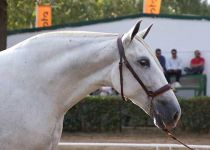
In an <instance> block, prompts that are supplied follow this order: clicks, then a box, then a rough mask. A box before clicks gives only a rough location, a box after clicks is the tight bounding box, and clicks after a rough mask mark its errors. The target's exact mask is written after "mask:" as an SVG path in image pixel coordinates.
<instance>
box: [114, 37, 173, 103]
mask: <svg viewBox="0 0 210 150" xmlns="http://www.w3.org/2000/svg"><path fill="white" fill-rule="evenodd" d="M117 45H118V49H119V54H120V62H119V71H120V85H121V96H122V98H123V100H124V99H125V98H124V92H123V73H122V70H123V67H122V64H123V63H124V64H125V65H126V67H127V68H128V69H129V71H130V72H131V74H132V75H133V77H134V78H135V79H136V80H137V81H138V83H139V84H140V85H141V87H142V88H143V90H144V91H145V93H146V94H147V95H148V97H150V98H151V99H153V98H154V97H156V96H158V95H160V94H162V93H164V92H166V91H168V90H170V89H171V86H170V84H167V85H165V86H163V87H161V88H159V89H158V90H156V91H155V92H153V91H149V90H148V89H147V87H146V86H145V84H144V83H143V82H142V80H141V79H140V78H139V76H138V75H137V74H136V72H135V71H134V70H133V68H132V66H131V65H130V63H129V62H128V60H127V58H126V56H125V51H124V47H123V44H122V40H121V36H119V37H118V39H117ZM123 60H124V62H123Z"/></svg>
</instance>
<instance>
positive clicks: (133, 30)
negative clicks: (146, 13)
mask: <svg viewBox="0 0 210 150" xmlns="http://www.w3.org/2000/svg"><path fill="white" fill-rule="evenodd" d="M141 22H142V20H140V21H138V22H137V23H136V25H135V26H133V27H132V28H131V29H130V30H129V31H128V32H127V33H125V34H124V35H123V37H122V42H123V43H124V44H125V45H129V44H130V42H131V41H132V40H133V38H134V37H135V36H136V34H137V33H138V31H139V28H140V24H141Z"/></svg>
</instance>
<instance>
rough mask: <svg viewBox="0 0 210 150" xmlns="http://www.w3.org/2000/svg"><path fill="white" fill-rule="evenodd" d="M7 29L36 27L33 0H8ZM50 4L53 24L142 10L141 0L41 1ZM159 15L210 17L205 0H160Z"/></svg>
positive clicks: (109, 16)
mask: <svg viewBox="0 0 210 150" xmlns="http://www.w3.org/2000/svg"><path fill="white" fill-rule="evenodd" d="M7 2H8V29H9V30H12V29H23V28H30V27H35V6H36V4H37V2H36V0H33V1H28V0H18V1H17V0H16V1H15V0H7ZM49 3H51V4H52V6H53V11H52V12H53V20H52V22H53V25H58V24H67V23H75V22H81V21H85V20H97V19H104V18H113V17H118V16H127V15H131V14H138V13H142V10H143V0H56V1H55V0H42V4H49ZM161 13H162V14H193V15H204V16H210V6H209V5H208V4H207V1H206V0H193V1H192V0H184V1H181V0H162V7H161Z"/></svg>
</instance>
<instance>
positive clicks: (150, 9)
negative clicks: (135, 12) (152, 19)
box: [143, 0, 161, 14]
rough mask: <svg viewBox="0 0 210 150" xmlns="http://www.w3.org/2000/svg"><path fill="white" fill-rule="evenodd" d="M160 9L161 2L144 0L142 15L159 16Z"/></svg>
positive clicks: (158, 0)
mask: <svg viewBox="0 0 210 150" xmlns="http://www.w3.org/2000/svg"><path fill="white" fill-rule="evenodd" d="M160 7H161V0H144V8H143V13H146V14H159V13H160Z"/></svg>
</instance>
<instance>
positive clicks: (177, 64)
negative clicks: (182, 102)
mask: <svg viewBox="0 0 210 150" xmlns="http://www.w3.org/2000/svg"><path fill="white" fill-rule="evenodd" d="M166 69H167V80H168V82H169V83H171V77H172V76H175V78H176V81H175V82H174V83H173V84H172V87H173V88H177V87H181V84H180V78H181V75H182V60H181V59H180V58H179V57H178V56H177V50H176V49H172V50H171V57H170V58H169V59H168V62H167V67H166Z"/></svg>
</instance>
